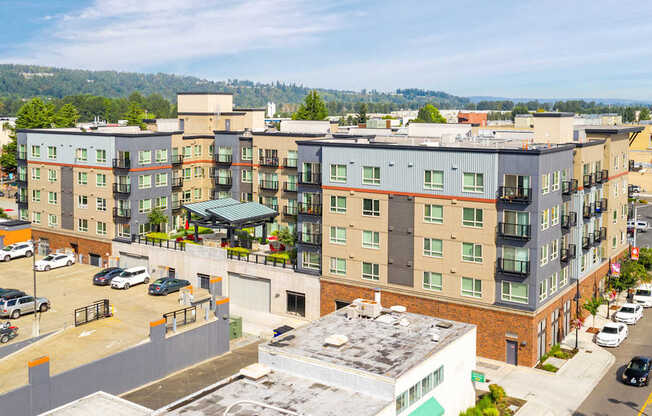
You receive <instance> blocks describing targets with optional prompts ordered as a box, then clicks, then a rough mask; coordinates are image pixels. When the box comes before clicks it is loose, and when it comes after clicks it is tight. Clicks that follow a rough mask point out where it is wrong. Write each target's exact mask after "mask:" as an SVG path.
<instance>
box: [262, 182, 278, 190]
mask: <svg viewBox="0 0 652 416" xmlns="http://www.w3.org/2000/svg"><path fill="white" fill-rule="evenodd" d="M259 187H260V189H264V190H267V191H278V181H265V180H262V181H260V183H259Z"/></svg>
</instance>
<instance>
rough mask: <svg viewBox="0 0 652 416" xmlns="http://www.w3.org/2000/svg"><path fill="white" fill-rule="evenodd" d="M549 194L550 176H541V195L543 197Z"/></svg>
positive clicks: (547, 174)
mask: <svg viewBox="0 0 652 416" xmlns="http://www.w3.org/2000/svg"><path fill="white" fill-rule="evenodd" d="M548 192H550V174H549V173H546V174H545V175H541V193H542V194H543V195H545V194H547V193H548Z"/></svg>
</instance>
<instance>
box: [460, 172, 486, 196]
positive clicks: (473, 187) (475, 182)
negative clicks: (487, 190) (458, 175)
mask: <svg viewBox="0 0 652 416" xmlns="http://www.w3.org/2000/svg"><path fill="white" fill-rule="evenodd" d="M466 175H473V185H470V186H468V187H467V186H466V185H465V184H464V182H465V181H464V179H465V178H466ZM478 178H481V181H482V185H480V186H479V185H478ZM478 189H479V190H478ZM462 192H468V193H472V194H482V193H484V173H477V172H463V173H462Z"/></svg>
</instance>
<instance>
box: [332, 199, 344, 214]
mask: <svg viewBox="0 0 652 416" xmlns="http://www.w3.org/2000/svg"><path fill="white" fill-rule="evenodd" d="M331 212H334V213H337V214H346V197H345V196H336V195H331Z"/></svg>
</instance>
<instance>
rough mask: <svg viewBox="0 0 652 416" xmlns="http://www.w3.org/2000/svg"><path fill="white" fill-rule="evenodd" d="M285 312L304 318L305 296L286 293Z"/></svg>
mask: <svg viewBox="0 0 652 416" xmlns="http://www.w3.org/2000/svg"><path fill="white" fill-rule="evenodd" d="M286 297H287V311H288V313H293V314H296V315H299V316H306V295H305V294H303V293H297V292H291V291H289V290H288V291H287V292H286Z"/></svg>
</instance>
